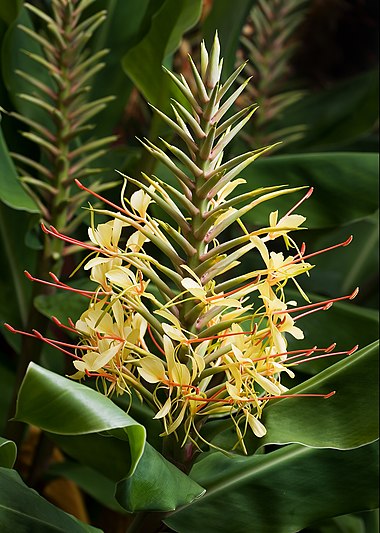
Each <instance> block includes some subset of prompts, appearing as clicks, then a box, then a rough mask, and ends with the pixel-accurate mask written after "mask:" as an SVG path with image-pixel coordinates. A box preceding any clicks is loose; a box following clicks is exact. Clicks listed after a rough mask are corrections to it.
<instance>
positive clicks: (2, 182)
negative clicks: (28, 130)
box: [0, 128, 39, 213]
mask: <svg viewBox="0 0 380 533" xmlns="http://www.w3.org/2000/svg"><path fill="white" fill-rule="evenodd" d="M0 200H1V201H2V202H4V203H5V204H6V205H7V206H9V207H12V208H13V209H18V210H23V211H27V212H29V213H38V212H39V209H38V207H37V206H36V204H35V203H34V201H33V200H32V198H31V197H30V196H29V195H28V194H27V192H26V191H25V189H23V187H22V185H21V183H20V180H19V178H18V175H17V171H16V169H15V166H14V164H13V162H12V160H11V158H10V156H9V153H8V148H7V145H6V144H5V140H4V137H3V134H2V131H1V128H0Z"/></svg>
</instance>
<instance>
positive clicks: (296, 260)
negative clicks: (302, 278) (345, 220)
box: [289, 235, 353, 265]
mask: <svg viewBox="0 0 380 533" xmlns="http://www.w3.org/2000/svg"><path fill="white" fill-rule="evenodd" d="M352 239H353V236H352V235H350V236H349V237H348V239H347V240H345V241H344V242H340V243H339V244H334V245H333V246H329V247H328V248H324V249H323V250H319V251H318V252H313V253H311V254H308V255H304V256H302V257H299V258H298V259H294V260H293V261H292V262H291V263H289V265H291V264H294V263H299V261H305V259H310V257H314V256H316V255H319V254H323V253H324V252H329V251H330V250H335V248H340V247H344V246H348V245H349V244H350V243H351V242H352Z"/></svg>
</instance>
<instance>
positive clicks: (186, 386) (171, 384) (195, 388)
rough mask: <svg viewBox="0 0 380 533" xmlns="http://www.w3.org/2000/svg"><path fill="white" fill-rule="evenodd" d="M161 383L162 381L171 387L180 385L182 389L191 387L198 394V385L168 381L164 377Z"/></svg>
mask: <svg viewBox="0 0 380 533" xmlns="http://www.w3.org/2000/svg"><path fill="white" fill-rule="evenodd" d="M161 383H164V384H165V385H170V386H171V387H181V388H182V389H190V390H191V389H193V390H195V392H196V393H197V394H200V389H199V387H196V386H195V385H183V384H182V383H176V382H175V381H170V380H169V379H164V380H162V381H161Z"/></svg>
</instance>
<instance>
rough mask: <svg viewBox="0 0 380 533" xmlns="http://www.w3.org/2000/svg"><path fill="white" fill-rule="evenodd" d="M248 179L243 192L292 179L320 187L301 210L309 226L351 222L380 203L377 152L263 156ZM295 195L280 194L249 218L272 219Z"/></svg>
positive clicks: (253, 221)
mask: <svg viewBox="0 0 380 533" xmlns="http://www.w3.org/2000/svg"><path fill="white" fill-rule="evenodd" d="M241 175H242V177H243V178H245V179H246V180H247V183H246V184H244V185H241V186H240V187H239V189H238V191H239V193H240V194H241V193H244V192H248V191H251V190H252V188H256V187H261V186H266V187H270V186H272V185H279V184H288V185H289V186H291V187H298V186H302V185H303V186H305V185H306V186H310V187H314V193H313V195H312V197H311V198H310V199H309V200H308V201H306V202H304V203H303V204H302V206H301V207H300V208H299V209H298V210H297V213H302V215H304V216H306V217H307V221H306V222H305V224H304V225H305V226H306V227H307V228H326V227H335V226H338V225H343V224H347V223H349V222H351V221H354V220H358V219H361V218H364V217H366V216H368V215H370V214H372V213H374V212H375V211H376V210H377V208H378V201H377V198H378V155H377V154H371V153H321V154H303V155H286V156H270V155H269V157H267V158H262V159H258V160H257V161H255V163H254V164H253V165H251V166H250V167H248V168H247V169H246V170H244V171H243V172H242V173H241ZM296 201H297V200H296V199H295V197H293V203H291V202H292V199H291V198H290V197H289V198H285V197H284V198H277V199H276V201H275V202H272V203H271V204H268V205H266V204H263V205H259V206H257V207H256V208H255V209H254V210H253V211H252V212H251V213H250V214H249V215H247V216H246V217H245V221H246V222H247V223H250V224H254V225H261V224H265V225H267V224H268V216H269V213H270V211H275V210H276V209H279V211H280V216H282V215H284V214H285V213H286V212H287V210H288V209H289V208H290V207H291V206H292V205H294V204H295V203H296Z"/></svg>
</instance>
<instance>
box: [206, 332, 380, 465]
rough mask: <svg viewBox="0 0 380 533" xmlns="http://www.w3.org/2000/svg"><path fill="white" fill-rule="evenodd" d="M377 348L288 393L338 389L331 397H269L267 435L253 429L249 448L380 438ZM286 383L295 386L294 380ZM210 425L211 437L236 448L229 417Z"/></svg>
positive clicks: (341, 445) (350, 443) (349, 444)
mask: <svg viewBox="0 0 380 533" xmlns="http://www.w3.org/2000/svg"><path fill="white" fill-rule="evenodd" d="M378 353H379V345H378V342H375V343H373V344H371V345H370V346H367V347H366V348H364V349H362V350H360V351H358V352H356V353H354V354H352V355H351V356H346V357H345V358H344V359H342V360H341V361H339V362H338V363H335V364H334V365H331V366H330V367H328V368H326V369H325V370H324V371H322V372H320V373H319V374H317V375H316V376H314V377H312V378H310V379H308V380H306V381H304V382H303V383H301V384H299V385H297V386H295V387H293V388H291V389H290V390H289V391H288V392H287V393H286V394H328V393H329V392H331V391H336V394H335V395H334V396H332V397H330V398H327V399H324V398H313V397H309V398H307V397H306V398H305V397H300V398H284V399H280V400H272V401H270V402H269V404H268V405H267V406H266V407H265V408H264V410H263V415H262V417H261V420H262V422H263V423H264V425H265V427H266V429H267V434H266V435H265V436H264V437H263V438H261V439H257V438H256V437H254V436H253V434H252V433H251V432H248V433H247V435H246V437H245V439H244V442H245V445H246V447H247V450H248V453H250V454H251V453H254V452H255V451H257V450H259V449H260V448H262V447H263V446H266V445H269V444H281V445H282V444H291V443H299V444H302V445H305V446H311V447H316V448H335V449H341V450H346V449H352V448H356V447H359V446H363V445H366V444H369V443H371V442H373V441H374V440H376V439H377V438H378V435H379V419H378V383H377V375H378V364H379V363H378ZM309 364H311V363H308V362H307V363H304V364H303V365H300V366H299V367H296V370H300V371H302V366H306V367H307V365H309ZM287 386H290V387H291V380H290V379H289V381H287ZM347 406H349V408H347ZM226 428H228V429H226ZM321 428H323V431H321ZM207 430H208V434H207V435H206V438H208V440H212V442H213V444H215V445H217V446H219V447H222V448H224V449H232V448H233V446H234V445H235V444H236V432H235V431H234V429H233V428H231V426H230V425H228V422H227V421H219V422H213V423H211V424H209V426H208V428H207V426H206V428H205V431H207ZM218 430H219V433H218ZM215 435H216V437H215Z"/></svg>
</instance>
